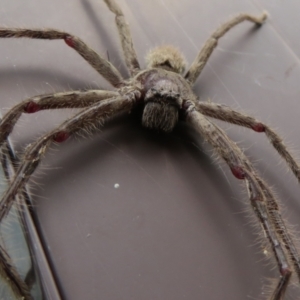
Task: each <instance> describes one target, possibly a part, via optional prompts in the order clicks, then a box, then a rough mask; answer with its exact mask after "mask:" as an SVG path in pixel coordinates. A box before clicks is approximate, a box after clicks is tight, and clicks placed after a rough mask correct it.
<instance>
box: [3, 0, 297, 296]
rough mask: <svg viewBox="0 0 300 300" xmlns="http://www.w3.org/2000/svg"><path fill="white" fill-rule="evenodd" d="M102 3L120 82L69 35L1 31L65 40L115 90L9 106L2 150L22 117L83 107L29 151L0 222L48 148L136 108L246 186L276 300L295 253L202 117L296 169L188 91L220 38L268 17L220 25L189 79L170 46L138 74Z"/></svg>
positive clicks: (274, 213)
mask: <svg viewBox="0 0 300 300" xmlns="http://www.w3.org/2000/svg"><path fill="white" fill-rule="evenodd" d="M105 2H106V4H107V5H108V8H109V9H110V10H111V11H112V12H113V13H114V14H115V15H116V24H117V28H118V31H119V35H120V39H121V44H122V49H123V52H124V56H125V62H126V66H127V68H128V70H129V73H130V75H131V77H130V78H129V79H126V80H125V79H124V78H123V77H122V75H121V74H120V73H119V71H118V70H117V69H116V68H115V67H114V66H113V65H112V64H111V63H110V62H109V61H108V60H106V59H105V58H103V57H101V56H100V55H99V54H97V53H96V52H94V51H93V50H92V49H91V48H89V47H88V46H87V45H86V44H85V43H84V42H83V41H82V40H80V39H79V38H77V37H75V36H73V35H71V34H69V33H66V32H61V31H57V30H50V29H49V30H38V29H37V30H32V29H9V28H5V29H0V37H1V38H18V37H19V38H20V37H27V38H33V39H50V40H55V39H61V40H64V41H65V43H66V44H67V45H68V46H69V47H71V48H73V49H74V50H75V51H77V53H78V54H79V55H81V56H82V57H83V59H85V60H86V61H87V62H88V63H89V64H90V65H91V66H92V67H93V68H94V69H95V70H96V71H98V73H99V74H101V75H102V76H103V77H104V78H105V79H106V80H107V81H108V82H110V83H111V84H112V85H113V86H114V87H115V90H114V91H107V90H87V91H70V92H63V93H55V94H51V95H49V94H48V95H40V96H35V97H31V98H29V99H26V100H25V101H23V102H22V103H20V104H18V105H16V106H15V107H13V108H12V109H11V110H10V111H9V112H8V113H7V114H6V115H5V116H4V117H3V119H2V122H1V126H0V142H1V143H2V144H3V143H5V141H6V139H7V138H8V136H9V134H10V133H11V131H12V130H13V128H14V125H15V123H16V122H17V121H18V119H19V117H20V116H21V114H23V113H35V112H38V111H40V110H46V109H59V108H83V110H82V111H81V112H79V113H78V114H76V115H75V116H74V117H72V118H70V119H69V120H67V121H65V122H64V123H62V124H61V125H60V126H59V127H58V128H56V129H54V130H53V131H51V132H50V133H48V134H46V135H45V136H43V137H41V138H39V139H38V140H37V141H36V142H34V143H32V144H31V145H29V146H28V148H27V149H26V151H25V154H24V156H23V157H22V162H21V163H20V165H19V168H18V170H17V171H16V175H15V178H14V180H13V182H12V183H11V184H10V187H9V188H8V190H7V191H6V193H5V194H4V196H3V198H2V200H1V203H0V220H1V219H2V218H4V217H5V216H6V215H7V212H8V211H9V209H10V207H11V205H12V204H13V201H14V198H15V196H16V195H17V194H18V193H19V192H20V191H22V189H23V188H24V185H25V184H26V182H27V181H28V180H29V178H30V176H31V174H32V173H33V172H34V171H35V169H36V167H37V166H38V165H39V162H40V160H41V158H42V157H43V155H44V153H45V152H46V150H47V149H48V147H49V146H50V145H51V144H52V143H53V142H56V143H62V142H64V141H65V140H67V139H68V138H69V137H70V136H71V135H73V134H75V133H77V132H79V131H87V130H90V129H93V128H94V127H97V126H99V125H102V124H103V123H104V122H106V121H108V120H109V119H111V118H112V117H114V116H116V115H118V114H123V113H130V112H131V111H132V110H133V109H134V108H135V107H139V106H140V107H143V113H142V118H141V122H142V124H143V126H145V127H148V128H151V129H154V130H158V131H163V132H171V131H172V130H173V128H174V127H175V126H176V124H177V122H178V120H183V121H186V122H187V123H189V124H190V125H191V126H193V127H194V128H195V130H196V131H197V132H198V133H199V134H200V135H201V136H202V137H203V138H204V139H205V140H206V141H207V142H208V143H209V144H210V145H211V146H212V147H213V148H214V149H215V151H216V153H217V154H218V155H219V157H220V158H222V159H223V160H224V161H225V162H226V163H227V164H228V166H229V168H230V169H231V171H232V173H233V175H234V176H235V177H236V178H237V179H239V180H243V181H245V183H246V185H247V189H248V192H249V200H250V202H251V205H252V207H253V210H254V212H255V214H256V216H257V219H258V220H259V222H260V224H261V226H262V227H263V230H264V232H265V235H266V238H267V239H268V241H269V243H270V245H271V249H272V250H273V254H274V256H275V258H276V261H277V263H278V269H279V273H280V276H279V279H278V283H277V285H276V288H275V290H274V291H273V293H272V295H271V298H270V299H282V297H283V296H284V293H285V290H286V288H287V286H288V284H289V280H290V277H291V274H292V272H295V273H296V274H297V276H298V277H300V262H299V255H298V252H297V250H296V247H295V246H294V243H293V241H292V238H291V237H290V234H289V232H288V231H287V229H286V226H285V224H284V221H283V220H282V217H281V214H280V211H279V207H278V204H277V200H276V198H275V196H274V195H273V192H272V191H271V190H270V188H269V187H268V186H267V185H266V183H265V182H264V180H263V179H262V178H261V177H260V176H259V175H258V174H257V172H256V171H255V170H254V168H253V166H252V164H251V163H250V161H249V160H248V159H247V157H246V156H245V155H244V154H243V152H242V151H241V150H240V149H239V148H238V147H237V145H236V144H235V143H233V142H232V141H231V140H230V139H229V138H228V137H227V135H226V134H225V133H224V131H223V130H221V129H220V128H219V127H218V126H217V125H215V124H214V123H212V122H211V121H210V119H208V118H207V117H212V118H215V119H219V120H223V121H226V122H229V123H232V124H236V125H240V126H244V127H247V128H250V129H252V130H254V131H256V132H260V133H264V134H265V135H266V136H267V137H268V138H269V140H270V142H271V144H272V145H273V146H274V148H275V149H276V150H277V151H278V153H279V154H280V155H281V156H282V158H283V159H284V160H285V161H286V162H287V164H288V165H289V167H290V168H291V170H292V171H293V173H294V174H295V176H296V177H297V179H298V180H300V168H299V166H298V164H297V162H296V161H295V160H294V158H293V157H292V156H291V155H290V154H289V152H288V151H287V149H286V147H285V146H284V144H283V143H282V141H281V139H280V137H279V136H278V135H277V134H276V133H275V132H274V131H273V130H272V129H271V128H269V127H268V126H267V125H265V124H264V123H262V122H260V121H258V120H256V119H254V118H252V117H250V116H247V115H244V114H242V113H239V112H237V111H234V110H232V109H230V108H228V107H225V106H222V105H219V104H215V103H207V102H200V101H198V99H197V96H196V95H195V94H194V93H193V91H192V87H193V84H194V83H195V81H196V79H197V78H198V76H199V75H200V73H201V71H202V70H203V68H204V66H205V65H206V63H207V61H208V59H209V57H210V55H211V54H212V53H213V50H214V49H215V47H216V46H217V43H218V40H219V38H221V37H222V36H223V35H224V34H225V33H227V32H228V31H229V30H230V29H231V28H232V27H234V26H235V25H237V24H239V23H241V22H243V21H250V22H252V23H254V24H256V25H261V24H262V23H263V22H264V21H265V19H266V14H262V15H261V16H259V17H255V16H251V15H248V14H240V15H238V16H236V17H234V18H232V19H231V20H230V21H228V22H227V23H224V24H223V25H222V26H220V27H219V28H218V29H217V30H216V31H214V32H213V34H212V35H211V37H210V38H209V39H208V40H207V42H206V43H205V44H204V46H203V47H202V49H201V50H200V52H199V54H198V55H197V57H196V58H195V60H194V62H193V63H192V65H191V66H190V67H189V69H188V71H187V72H184V70H185V62H184V58H183V57H182V55H181V53H180V52H178V51H177V50H176V49H175V48H174V47H171V46H162V47H157V48H155V49H153V50H151V51H150V52H149V54H148V56H147V61H148V66H147V68H146V69H145V70H141V69H140V65H139V62H138V60H137V55H136V52H135V50H134V47H133V43H132V39H131V34H130V30H129V27H128V25H127V23H126V22H125V18H124V15H123V13H122V11H121V9H120V8H119V6H118V5H117V3H115V2H114V1H113V0H105ZM2 257H3V258H2V260H3V261H2V265H8V263H6V262H5V261H4V260H5V256H2ZM10 270H11V271H12V272H9V273H8V272H6V273H5V275H6V277H7V278H9V279H10V280H11V282H12V285H14V287H13V289H14V291H15V293H16V295H17V296H19V297H24V299H31V296H30V291H29V290H28V289H27V287H26V284H24V282H23V281H22V279H21V278H20V277H19V276H18V273H17V272H16V271H14V270H13V266H10ZM4 272H5V271H4Z"/></svg>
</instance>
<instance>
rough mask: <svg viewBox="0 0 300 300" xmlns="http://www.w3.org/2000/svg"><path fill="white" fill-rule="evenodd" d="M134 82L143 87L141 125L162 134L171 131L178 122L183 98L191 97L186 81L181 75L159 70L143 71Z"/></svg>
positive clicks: (191, 93)
mask: <svg viewBox="0 0 300 300" xmlns="http://www.w3.org/2000/svg"><path fill="white" fill-rule="evenodd" d="M135 80H136V82H137V83H138V84H139V85H140V86H142V87H143V88H142V90H141V95H142V97H143V102H144V105H145V106H144V111H143V117H142V124H143V125H144V126H145V127H148V128H152V129H157V130H161V131H164V132H170V131H172V130H173V128H174V126H175V125H176V123H177V122H178V118H179V110H181V109H182V105H183V96H184V95H193V92H192V90H191V87H190V86H189V85H188V84H187V82H186V80H185V79H184V78H183V77H182V75H181V74H177V73H175V72H172V71H167V70H164V69H160V68H155V69H150V70H147V71H144V72H142V73H141V74H138V75H137V76H136V78H135Z"/></svg>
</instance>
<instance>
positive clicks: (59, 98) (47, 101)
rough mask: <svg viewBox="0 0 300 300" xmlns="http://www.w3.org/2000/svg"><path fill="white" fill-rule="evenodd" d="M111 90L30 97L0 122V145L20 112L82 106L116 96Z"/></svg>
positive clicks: (10, 130) (11, 110)
mask: <svg viewBox="0 0 300 300" xmlns="http://www.w3.org/2000/svg"><path fill="white" fill-rule="evenodd" d="M118 95H119V93H117V92H113V91H102V90H88V91H70V92H64V93H55V94H48V95H39V96H34V97H30V98H28V99H26V100H24V101H22V102H21V103H19V104H17V105H16V106H14V107H13V108H12V109H10V110H9V111H8V112H7V113H6V114H5V115H4V117H3V118H2V120H1V123H0V147H1V146H2V145H3V143H4V142H5V140H6V139H7V137H8V136H9V134H10V133H11V132H12V130H13V128H14V126H15V124H16V123H17V121H18V120H19V118H20V116H21V115H22V113H29V114H31V113H35V112H37V111H40V110H45V109H60V108H84V107H88V106H91V105H93V104H95V103H97V102H99V101H102V100H105V99H108V98H112V97H116V96H118Z"/></svg>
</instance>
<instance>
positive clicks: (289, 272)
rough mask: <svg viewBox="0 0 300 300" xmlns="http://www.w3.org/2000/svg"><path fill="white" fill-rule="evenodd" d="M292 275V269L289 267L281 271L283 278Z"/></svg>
mask: <svg viewBox="0 0 300 300" xmlns="http://www.w3.org/2000/svg"><path fill="white" fill-rule="evenodd" d="M291 273H292V271H291V270H290V268H289V267H288V266H286V267H283V268H282V269H281V270H280V274H281V275H282V276H290V275H291Z"/></svg>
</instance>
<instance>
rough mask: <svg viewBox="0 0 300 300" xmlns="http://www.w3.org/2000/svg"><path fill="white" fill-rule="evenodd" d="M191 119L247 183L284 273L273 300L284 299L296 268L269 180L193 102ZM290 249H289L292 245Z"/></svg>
mask: <svg viewBox="0 0 300 300" xmlns="http://www.w3.org/2000/svg"><path fill="white" fill-rule="evenodd" d="M187 121H188V122H189V123H191V124H192V125H193V126H194V128H195V129H196V130H197V131H198V132H199V133H200V134H201V136H203V137H204V138H205V140H206V141H207V142H208V143H209V144H210V145H211V146H212V147H213V149H214V150H215V151H216V152H217V153H218V155H219V156H220V157H221V158H223V159H224V161H225V162H226V163H227V165H228V166H229V167H230V169H231V170H232V173H233V175H234V176H235V177H236V178H237V179H242V180H245V181H246V182H247V188H248V191H249V200H250V203H251V205H252V207H253V210H254V212H255V214H256V215H257V217H258V219H259V221H260V223H261V224H262V227H263V228H264V231H265V233H266V236H267V238H268V240H269V241H270V244H271V245H272V250H273V253H274V255H275V258H276V261H277V264H278V268H279V272H280V278H279V281H278V284H277V286H276V289H275V291H274V293H273V295H272V296H271V299H272V300H280V299H282V297H283V295H284V293H285V290H286V288H287V286H288V283H289V280H290V277H291V274H292V271H291V269H290V266H289V261H288V257H287V255H286V254H285V252H284V250H283V245H284V242H285V241H284V240H283V238H282V236H281V235H280V234H279V233H278V231H279V230H278V224H276V220H280V222H281V224H282V225H283V226H284V228H286V226H285V224H284V221H283V220H282V218H281V215H280V213H279V205H278V203H277V201H276V200H275V197H274V196H273V195H272V192H271V190H270V189H269V187H268V186H267V185H266V183H264V181H263V180H262V179H261V178H260V177H259V176H258V174H257V173H256V171H255V170H254V168H253V166H252V165H251V163H250V161H249V160H248V159H247V157H246V156H245V155H244V153H243V152H242V151H241V150H240V148H239V147H238V146H237V145H236V144H235V143H233V142H232V141H231V140H230V139H229V138H228V136H227V135H226V134H225V133H224V132H223V131H222V130H221V129H220V128H219V127H217V126H216V125H215V124H213V123H211V122H210V121H209V120H208V119H207V118H206V117H205V116H204V115H202V114H201V113H200V112H198V111H197V110H196V107H195V106H194V105H190V107H189V108H188V109H187ZM280 229H282V228H280ZM287 251H288V252H289V249H288V248H287ZM289 254H290V252H289ZM294 267H295V270H296V273H297V274H299V264H296V265H294Z"/></svg>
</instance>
